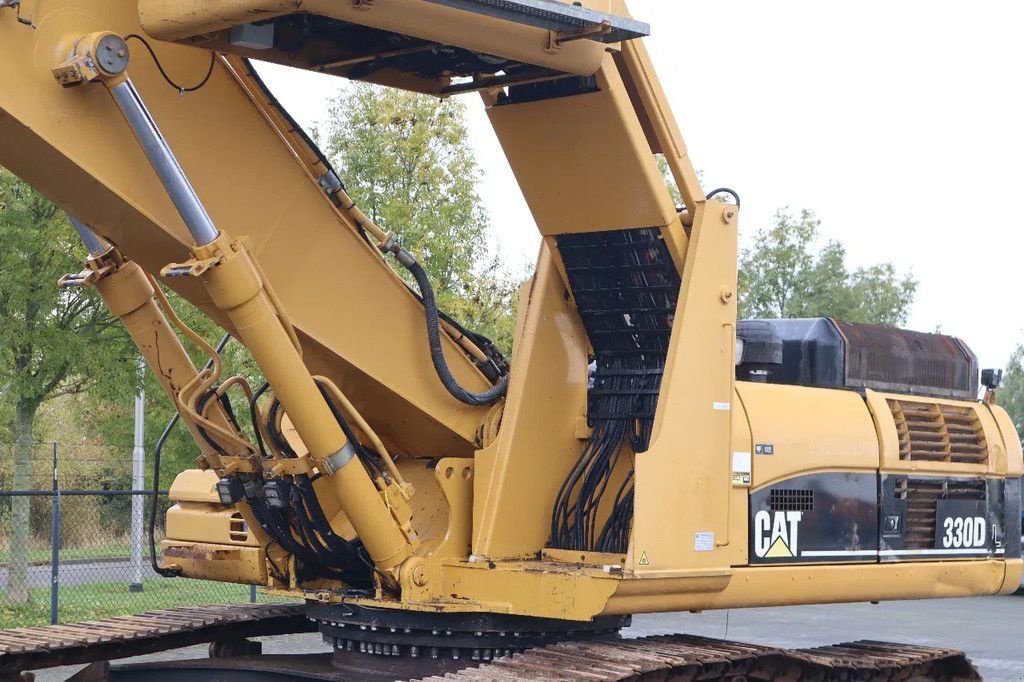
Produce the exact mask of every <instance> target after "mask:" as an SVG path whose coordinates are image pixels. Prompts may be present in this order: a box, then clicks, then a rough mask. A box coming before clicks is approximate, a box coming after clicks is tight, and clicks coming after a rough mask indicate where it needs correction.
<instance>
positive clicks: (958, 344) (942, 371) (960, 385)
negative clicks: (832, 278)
mask: <svg viewBox="0 0 1024 682" xmlns="http://www.w3.org/2000/svg"><path fill="white" fill-rule="evenodd" d="M833 323H834V324H835V326H836V328H837V329H838V330H839V333H840V334H842V335H843V338H844V339H845V340H846V385H847V386H849V387H858V388H871V389H874V390H876V391H885V392H888V393H911V394H914V395H927V396H935V397H937V398H954V399H958V400H973V399H974V398H975V397H976V396H977V395H978V360H977V358H975V356H974V354H973V353H972V352H971V351H970V349H968V348H967V346H965V345H964V343H963V342H962V341H960V340H959V339H956V338H954V337H951V336H943V335H941V334H923V333H921V332H913V331H909V330H906V329H893V328H892V327H882V326H879V325H871V324H850V323H848V322H841V321H839V320H833Z"/></svg>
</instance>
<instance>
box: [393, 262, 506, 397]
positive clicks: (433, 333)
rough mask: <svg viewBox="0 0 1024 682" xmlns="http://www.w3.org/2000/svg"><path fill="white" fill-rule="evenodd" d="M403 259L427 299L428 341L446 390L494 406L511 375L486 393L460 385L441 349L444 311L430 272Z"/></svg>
mask: <svg viewBox="0 0 1024 682" xmlns="http://www.w3.org/2000/svg"><path fill="white" fill-rule="evenodd" d="M398 260H399V262H401V263H402V265H404V266H405V268H406V269H407V270H408V271H409V272H410V273H411V274H412V276H413V277H414V278H415V279H416V284H418V285H419V288H420V296H421V297H422V298H423V308H424V310H425V311H426V318H427V342H428V343H429V344H430V360H431V361H432V362H433V363H434V371H435V372H437V377H438V378H439V379H440V380H441V383H442V384H444V387H445V389H447V390H448V392H449V393H450V394H451V395H452V397H453V398H455V399H456V400H458V401H459V402H461V403H465V404H466V405H474V406H480V405H492V404H494V403H496V402H498V401H499V400H501V399H502V398H504V397H505V394H506V393H507V392H508V376H507V375H506V376H504V377H502V378H501V380H500V381H499V382H498V383H497V384H495V385H494V386H493V387H492V388H490V389H489V390H487V391H484V392H483V393H472V392H470V391H467V390H466V389H465V388H463V387H462V386H460V385H459V382H458V381H456V379H455V377H454V376H453V375H452V371H451V369H450V368H449V367H448V361H447V360H446V359H445V357H444V351H443V350H442V348H441V328H440V314H439V313H438V309H437V298H436V296H435V295H434V287H433V286H432V285H431V284H430V278H429V277H428V276H427V271H426V270H424V269H423V266H422V265H420V264H419V263H418V262H416V260H415V259H414V258H399V259H398Z"/></svg>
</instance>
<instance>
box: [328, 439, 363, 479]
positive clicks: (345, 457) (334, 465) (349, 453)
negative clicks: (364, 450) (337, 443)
mask: <svg viewBox="0 0 1024 682" xmlns="http://www.w3.org/2000/svg"><path fill="white" fill-rule="evenodd" d="M355 456H356V449H355V447H353V445H352V443H351V442H348V443H345V447H343V448H342V449H341V450H338V451H337V452H336V453H334V454H333V455H331V456H330V457H328V458H327V459H325V460H324V469H326V470H327V474H328V475H329V476H333V475H334V472H335V471H338V470H339V469H341V468H342V467H343V466H345V465H346V464H348V463H349V462H351V461H352V460H353V459H354V458H355Z"/></svg>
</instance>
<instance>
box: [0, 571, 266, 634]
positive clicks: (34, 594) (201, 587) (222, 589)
mask: <svg viewBox="0 0 1024 682" xmlns="http://www.w3.org/2000/svg"><path fill="white" fill-rule="evenodd" d="M248 601H249V587H248V585H232V584H229V583H215V582H209V581H206V580H189V579H187V578H173V579H165V578H156V579H153V580H147V581H145V582H144V584H143V590H142V592H138V593H132V592H129V591H128V585H127V584H126V583H123V582H118V583H96V584H94V585H76V586H73V587H62V588H61V590H60V622H62V623H75V622H80V621H84V620H102V619H104V618H112V617H113V616H124V615H129V614H132V613H143V612H145V611H155V610H158V609H171V608H175V607H177V606H196V605H201V604H240V603H244V602H248ZM259 601H261V602H263V601H280V599H279V598H275V597H270V596H265V595H260V596H259ZM49 622H50V588H48V587H41V588H36V589H32V590H29V603H28V604H24V605H19V606H12V605H10V604H8V603H7V602H6V601H4V600H3V597H2V596H0V629H7V628H19V627H31V626H35V625H48V624H49Z"/></svg>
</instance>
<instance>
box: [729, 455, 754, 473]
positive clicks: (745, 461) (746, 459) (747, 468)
mask: <svg viewBox="0 0 1024 682" xmlns="http://www.w3.org/2000/svg"><path fill="white" fill-rule="evenodd" d="M732 473H734V474H749V473H751V461H750V453H749V452H734V453H732Z"/></svg>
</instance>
